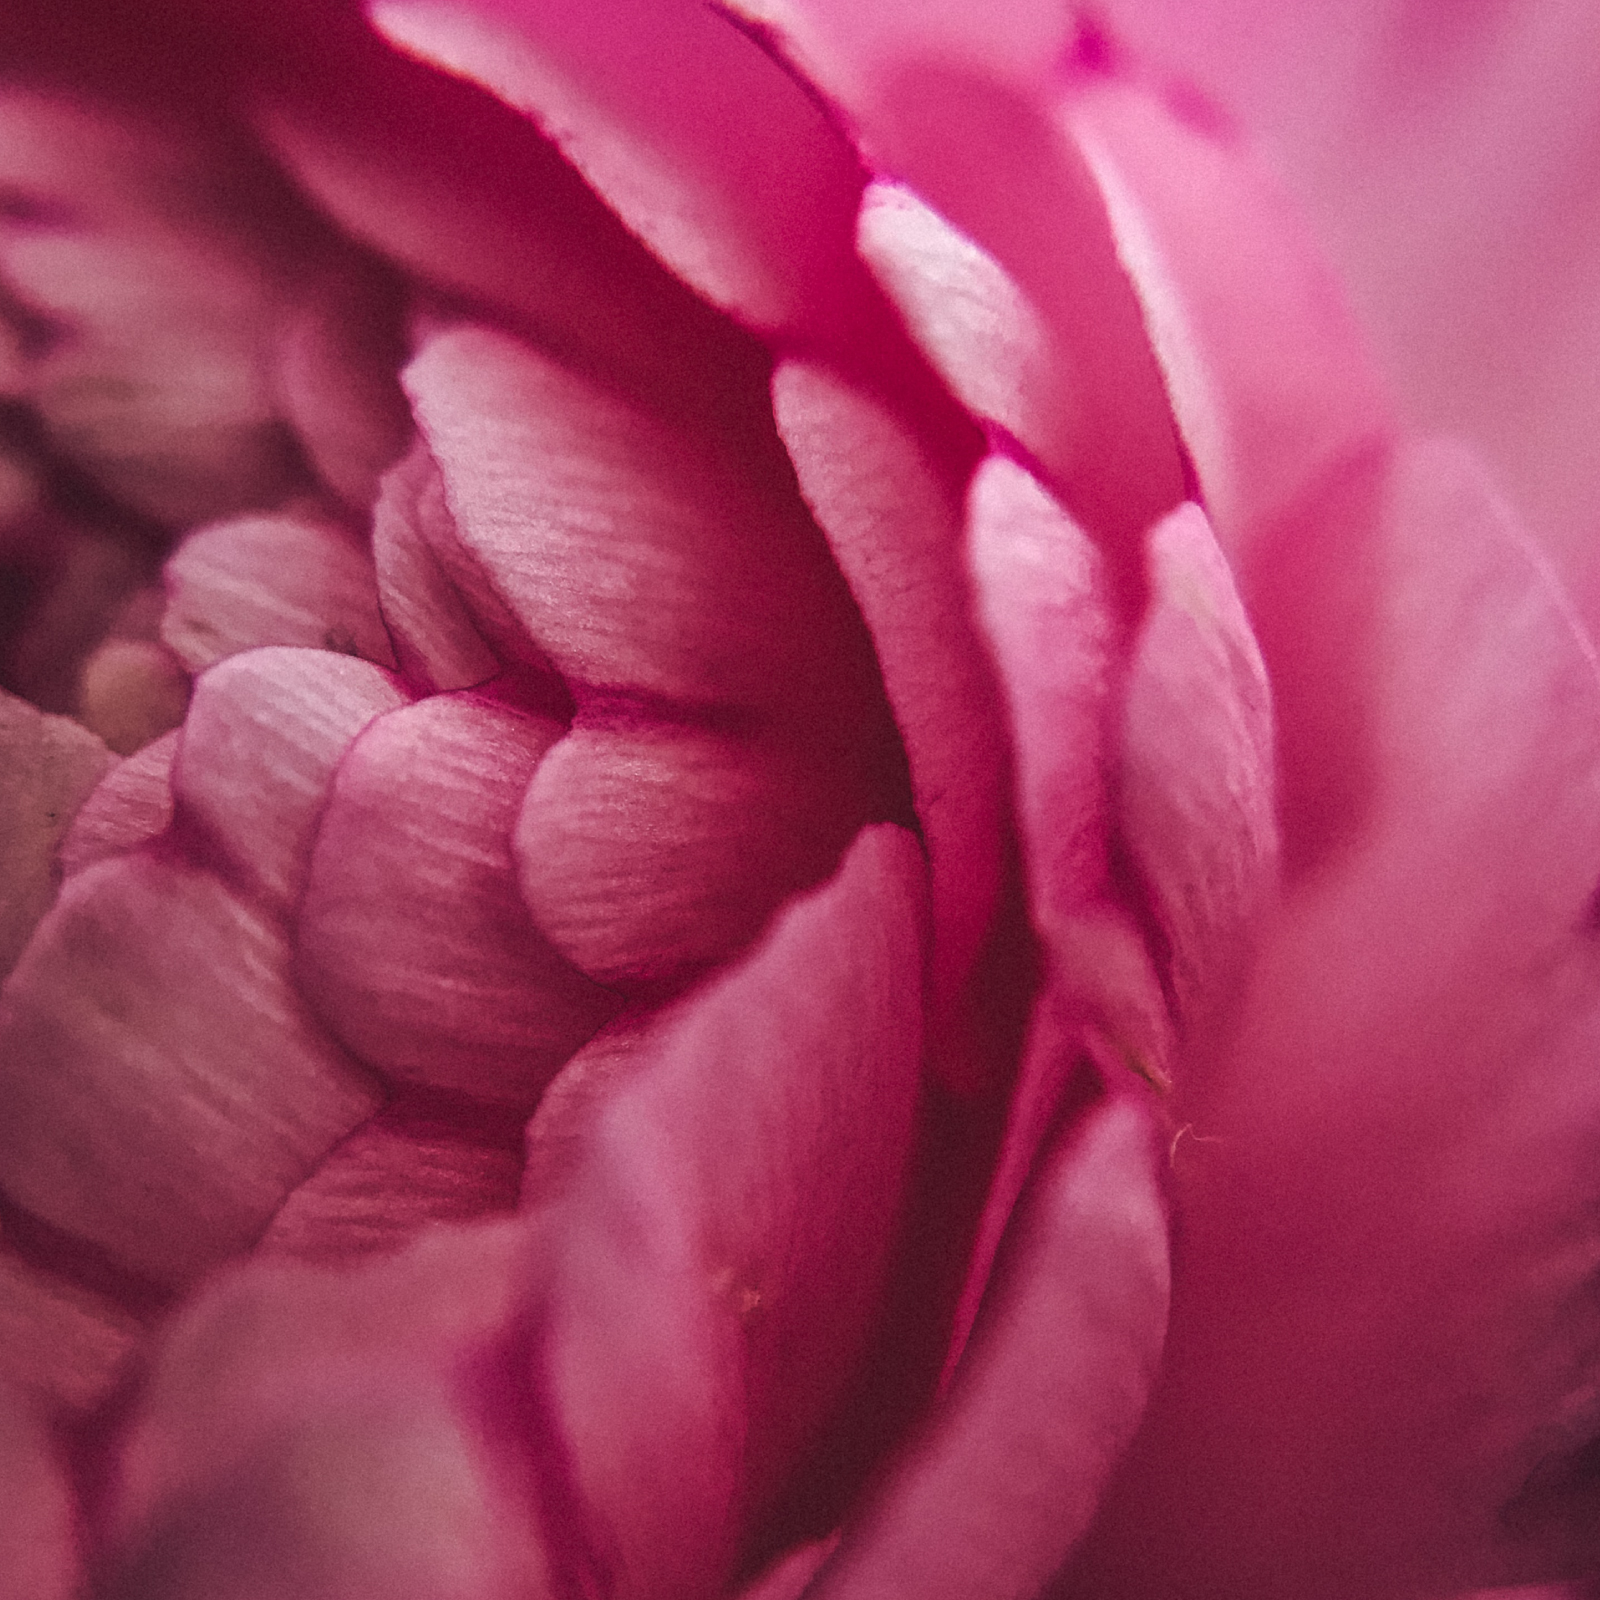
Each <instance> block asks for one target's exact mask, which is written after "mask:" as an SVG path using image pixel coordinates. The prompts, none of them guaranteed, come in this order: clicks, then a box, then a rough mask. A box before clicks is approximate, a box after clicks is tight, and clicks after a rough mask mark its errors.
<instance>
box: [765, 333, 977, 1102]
mask: <svg viewBox="0 0 1600 1600" xmlns="http://www.w3.org/2000/svg"><path fill="white" fill-rule="evenodd" d="M772 393H773V404H774V408H775V410H776V413H777V418H778V426H779V429H780V430H781V432H782V434H783V439H784V443H785V445H786V446H787V447H788V450H789V453H790V455H791V457H792V458H793V460H794V463H795V471H796V473H797V474H798V476H799V479H800V487H801V491H802V493H804V495H805V496H806V499H807V501H808V503H809V504H810V505H811V507H812V509H813V510H814V512H815V513H816V516H817V518H818V520H819V522H821V524H822V525H823V527H824V528H825V529H826V530H827V532H828V536H829V539H830V540H831V542H832V545H833V549H834V553H835V555H836V557H837V559H838V560H839V563H840V565H841V566H842V567H843V569H844V571H845V574H846V576H847V577H848V579H849V581H850V584H851V587H852V589H853V591H854V593H855V595H856V599H857V601H858V603H859V604H860V606H861V608H862V611H863V613H864V615H865V617H866V620H867V625H868V626H869V627H870V628H871V630H872V635H873V640H874V642H875V644H876V646H877V653H878V660H879V662H880V663H881V666H882V670H883V678H884V684H885V687H886V689H887V691H888V695H889V702H890V704H891V706H892V707H893V708H894V713H895V718H896V721H897V722H898V724H899V727H900V734H901V738H902V739H903V740H904V742H905V747H906V756H907V760H908V762H909V764H910V771H911V792H912V799H913V801H914V803H915V805H916V809H917V819H918V821H919V822H920V823H921V825H922V829H923V832H924V835H925V837H926V839H927V841H928V852H929V856H930V858H931V860H932V863H933V907H934V929H935V934H934V968H933V974H932V983H933V991H932V992H933V1002H934V1005H935V1008H936V1010H938V1011H939V1012H941V1013H947V1012H948V1009H949V1008H951V1007H952V1006H953V1005H954V1004H955V1002H956V999H957V997H958V995H959V992H960V989H961V986H962V985H963V984H964V983H965V982H966V981H967V978H968V976H969V975H970V973H971V971H972V966H973V963H974V961H975V960H976V958H977V953H978V949H979V947H980V945H981V944H982V941H983V939H984V937H985V935H986V934H987V933H988V931H989V927H990V924H991V922H992V921H993V919H994V916H995V911H996V906H997V904H998V900H999V895H1000V877H1001V860H1000V852H1001V838H1002V832H1003V826H1004V820H1003V819H1004V816H1005V806H1006V802H1005V768H1006V751H1005V743H1004V737H1003V734H1002V731H1001V727H1000V720H999V714H998V695H997V691H996V689H995V685H994V681H993V673H992V670H991V668H990V666H989V662H988V660H987V659H986V655H985V652H984V649H983V645H982V643H981V642H980V640H979V638H978V636H977V630H976V627H975V625H974V622H973V619H972V614H971V601H970V598H969V595H968V592H967V584H966V575H965V573H964V572H963V571H962V567H961V536H960V526H961V523H960V508H959V506H958V505H957V503H956V502H955V496H954V491H953V489H952V486H951V485H950V484H948V483H947V482H946V481H945V480H944V474H943V471H942V470H941V467H942V464H941V463H940V462H939V461H938V460H937V458H935V459H930V458H929V455H928V453H927V449H926V445H925V442H924V440H923V439H922V438H920V437H919V435H918V432H917V431H916V429H915V428H914V427H913V426H912V425H911V424H910V423H909V422H908V421H907V419H906V418H905V417H904V416H902V415H900V414H898V413H897V411H896V410H895V408H894V407H893V406H891V405H890V404H889V403H888V402H887V401H886V400H884V399H883V398H881V397H879V396H876V395H873V394H871V393H869V392H867V391H866V390H864V389H862V388H860V387H858V386H857V385H855V384H853V383H851V382H850V381H849V380H847V379H846V378H844V377H843V376H841V375H840V374H839V373H838V372H837V371H835V370H833V369H832V368H830V367H828V366H826V365H824V364H822V363H820V362H813V361H805V360H799V359H796V360H790V361H785V362H783V363H781V364H780V366H779V367H778V369H777V371H776V373H775V374H774V375H773V390H772ZM941 1020H943V1018H942V1017H941ZM940 1061H941V1065H943V1066H945V1067H947V1068H950V1069H952V1070H953V1069H954V1068H955V1067H956V1066H957V1065H958V1063H956V1062H955V1061H954V1059H953V1058H952V1059H949V1060H947V1059H946V1058H944V1057H943V1056H941V1058H940ZM967 1087H970V1085H967Z"/></svg>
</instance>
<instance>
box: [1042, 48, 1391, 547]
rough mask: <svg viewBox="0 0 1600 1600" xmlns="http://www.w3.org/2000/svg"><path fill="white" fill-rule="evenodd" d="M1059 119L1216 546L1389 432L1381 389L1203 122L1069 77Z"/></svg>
mask: <svg viewBox="0 0 1600 1600" xmlns="http://www.w3.org/2000/svg"><path fill="white" fill-rule="evenodd" d="M1064 88H1065V95H1064V98H1063V99H1062V101H1061V103H1060V107H1059V117H1060V120H1061V125H1062V127H1063V128H1065V129H1067V130H1070V132H1071V135H1072V137H1073V138H1074V139H1075V140H1076V141H1077V143H1078V145H1079V147H1080V148H1081V149H1082V151H1083V154H1084V158H1085V160H1086V161H1087V162H1088V164H1089V167H1090V169H1091V170H1092V171H1093V173H1094V175H1095V179H1096V180H1097V182H1098V183H1099V185H1100V188H1101V190H1102V192H1103V193H1104V195H1105V203H1106V206H1107V207H1108V209H1109V212H1110V216H1111V223H1112V228H1113V230H1114V232H1115V234H1116V240H1117V249H1118V251H1119V254H1120V256H1121V259H1122V260H1123V262H1124V263H1125V264H1126V267H1127V270H1128V272H1129V273H1130V274H1131V276H1132V278H1133V281H1134V283H1135V285H1136V286H1137V288H1138V291H1139V296H1140V299H1141V301H1142V302H1143V306H1144V317H1145V321H1146V324H1147V325H1148V328H1149V332H1150V338H1151V340H1152V341H1153V342H1154V344H1155V348H1156V354H1157V356H1158V357H1159V359H1160V361H1161V367H1162V371H1163V373H1164V374H1165V377H1166V383H1167V389H1168V392H1169V393H1170V395H1171V397H1172V407H1173V411H1174V413H1175V414H1176V416H1177V419H1178V424H1179V426H1180V427H1181V429H1182V430H1183V438H1184V442H1185V444H1186V445H1187V446H1188V448H1189V453H1190V456H1191V458H1192V460H1193V462H1194V467H1195V471H1196V473H1197V474H1198V476H1199V479H1200V486H1201V488H1202V490H1203V491H1204V493H1205V499H1206V506H1207V510H1208V511H1209V513H1210V515H1211V518H1212V521H1213V523H1214V525H1215V527H1216V529H1217V534H1218V537H1219V538H1220V539H1221V540H1222V543H1223V548H1224V549H1225V550H1227V551H1228V553H1229V555H1230V557H1231V559H1233V560H1234V562H1235V563H1236V564H1237V563H1239V562H1241V561H1244V562H1246V563H1247V562H1248V560H1249V559H1250V557H1249V555H1248V553H1247V546H1248V543H1249V541H1250V538H1251V535H1252V530H1253V529H1256V528H1258V527H1260V526H1261V525H1263V524H1264V523H1267V522H1270V521H1271V520H1272V519H1274V518H1275V517H1276V516H1278V515H1280V514H1281V513H1282V512H1283V511H1284V510H1285V509H1286V508H1287V507H1288V506H1289V505H1290V504H1291V503H1292V502H1293V501H1294V500H1295V499H1296V498H1297V497H1298V496H1299V495H1300V494H1301V493H1302V492H1303V491H1304V490H1305V489H1306V488H1307V486H1308V485H1309V484H1310V483H1311V482H1312V481H1313V480H1314V479H1315V478H1316V477H1317V476H1318V475H1319V474H1321V473H1322V472H1325V471H1326V470H1327V469H1328V468H1329V467H1330V466H1331V465H1332V464H1333V463H1334V462H1335V461H1337V460H1338V459H1340V458H1341V457H1343V456H1347V455H1349V454H1351V453H1353V452H1355V451H1356V450H1357V449H1359V448H1360V447H1361V446H1362V445H1364V444H1365V443H1368V442H1370V441H1371V440H1372V439H1373V438H1374V437H1379V436H1382V435H1383V434H1384V433H1385V432H1387V431H1388V430H1389V429H1390V428H1392V425H1393V424H1392V420H1391V417H1390V412H1389V405H1388V399H1387V395H1386V393H1385V390H1384V386H1383V383H1382V381H1381V379H1380V377H1379V375H1378V373H1377V371H1376V369H1375V367H1374V365H1373V363H1372V360H1371V358H1370V356H1369V355H1368V353H1367V347H1366V342H1365V340H1364V338H1363V337H1362V334H1361V331H1360V329H1359V328H1358V326H1357V325H1356V323H1355V320H1354V319H1353V318H1352V317H1351V315H1350V314H1349V312H1348V311H1347V309H1346V308H1345V306H1344V303H1343V299H1342V296H1341V293H1340V290H1339V288H1338V285H1337V283H1336V281H1335V280H1334V278H1333V275H1332V273H1331V272H1330V271H1329V270H1328V269H1327V267H1326V266H1325V265H1324V264H1323V261H1322V258H1321V255H1320V253H1319V252H1318V250H1317V249H1316V247H1315V245H1314V244H1313V242H1312V239H1311V237H1310V233H1309V230H1307V229H1306V228H1305V227H1304V225H1303V224H1302V223H1301V222H1300V219H1299V217H1298V216H1297V215H1296V214H1295V213H1294V211H1293V209H1292V208H1291V206H1290V205H1289V204H1288V202H1287V200H1286V199H1285V198H1284V197H1283V196H1282V195H1281V194H1280V193H1279V192H1278V191H1277V190H1276V189H1275V188H1274V187H1273V185H1272V183H1271V182H1270V180H1269V179H1268V177H1267V176H1266V174H1265V173H1264V171H1262V170H1261V169H1260V168H1259V167H1258V166H1257V165H1256V164H1255V163H1254V162H1253V161H1252V160H1251V159H1250V157H1249V154H1248V152H1247V151H1246V150H1245V148H1244V146H1243V144H1242V143H1241V141H1239V140H1238V139H1237V138H1235V137H1233V136H1232V135H1230V134H1229V133H1227V132H1226V131H1224V130H1222V129H1221V128H1220V127H1219V125H1218V122H1217V120H1216V119H1214V118H1213V119H1210V120H1202V119H1200V118H1199V117H1196V116H1194V115H1188V116H1185V115H1183V114H1182V111H1181V106H1180V103H1179V102H1178V101H1177V100H1176V97H1170V98H1168V99H1166V100H1163V99H1162V98H1161V97H1160V96H1159V95H1158V94H1156V93H1154V92H1153V91H1151V90H1149V89H1146V88H1145V87H1143V86H1141V85H1139V84H1137V83H1135V82H1133V81H1130V80H1129V79H1127V78H1125V77H1123V76H1120V75H1119V74H1118V73H1117V72H1116V71H1115V70H1113V71H1112V72H1109V73H1105V72H1100V71H1097V70H1094V69H1092V68H1087V67H1086V68H1074V69H1072V70H1071V71H1069V73H1068V74H1067V76H1066V79H1065V83H1064Z"/></svg>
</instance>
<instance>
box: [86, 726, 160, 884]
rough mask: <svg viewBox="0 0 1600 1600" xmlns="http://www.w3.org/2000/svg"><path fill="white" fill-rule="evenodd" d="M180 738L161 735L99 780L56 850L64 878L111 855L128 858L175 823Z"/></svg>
mask: <svg viewBox="0 0 1600 1600" xmlns="http://www.w3.org/2000/svg"><path fill="white" fill-rule="evenodd" d="M181 737H182V735H181V734H180V732H179V730H178V729H176V728H174V729H173V730H172V731H171V732H170V733H164V734H162V735H161V737H160V738H159V739H155V740H152V741H151V743H149V744H147V745H146V746H145V747H144V748H143V749H142V750H140V751H139V752H138V753H137V754H136V755H131V756H129V757H128V758H127V759H126V760H125V761H122V762H119V763H118V764H117V765H116V766H115V767H113V768H112V769H111V770H110V771H109V772H108V773H107V774H106V775H105V777H103V778H102V779H101V780H100V782H99V784H98V785H97V786H96V787H95V790H94V792H93V793H92V794H91V795H90V796H89V798H88V799H87V800H85V801H84V803H83V805H82V806H81V807H79V809H78V814H77V816H76V817H74V818H73V820H72V826H71V827H70V828H69V829H68V830H67V834H66V837H65V838H64V839H63V840H62V841H61V846H60V848H59V849H58V850H57V851H56V859H57V860H58V861H59V862H60V863H61V871H62V874H63V875H64V876H65V877H68V878H70V877H71V876H72V875H73V874H74V873H75V872H82V871H83V869H84V868H85V867H87V866H92V865H93V864H94V863H95V862H96V861H103V860H104V859H105V858H106V857H107V856H120V855H125V854H126V853H127V852H128V851H130V850H134V849H137V848H138V847H139V846H140V845H141V844H143V843H144V842H145V840H147V839H153V838H155V836H156V835H157V834H158V833H164V832H165V831H166V827H167V824H168V823H169V822H171V821H172V763H173V761H174V760H175V759H176V758H177V754H178V740H179V739H180V738H181Z"/></svg>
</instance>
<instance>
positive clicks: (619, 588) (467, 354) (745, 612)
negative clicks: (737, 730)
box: [405, 327, 871, 707]
mask: <svg viewBox="0 0 1600 1600" xmlns="http://www.w3.org/2000/svg"><path fill="white" fill-rule="evenodd" d="M405 381H406V386H407V389H408V391H409V392H410V394H411V397H412V401H413V404H414V405H415V407H416V409H417V416H418V422H419V424H420V425H421V428H422V430H423V433H424V435H425V436H426V438H427V440H428V443H429V445H430V447H431V448H432V450H433V453H434V455H435V457H436V458H437V460H438V462H439V467H440V470H441V472H442V473H443V475H444V483H445V492H446V495H447V497H448V499H449V503H450V508H451V510H452V511H453V512H454V515H455V519H456V525H457V528H458V530H459V537H460V541H461V543H462V544H463V545H464V546H465V547H466V549H467V550H468V551H470V552H471V554H472V556H473V557H474V558H475V559H476V560H477V562H478V563H480V564H481V566H482V568H483V571H484V572H485V574H486V575H487V577H488V578H489V580H490V582H491V583H492V585H493V587H494V589H495V590H496V591H497V592H498V593H499V595H501V596H502V597H503V598H504V600H505V602H506V603H507V604H508V605H509V606H510V608H511V610H512V611H513V612H514V613H515V615H516V617H517V620H518V621H519V622H520V623H521V624H522V626H523V627H524V628H525V629H526V630H527V632H528V634H529V636H530V637H531V638H532V639H533V640H534V641H535V642H536V643H537V644H538V645H539V646H540V648H541V649H543V650H544V651H545V652H546V653H547V654H548V656H549V657H550V659H551V660H552V661H553V662H554V663H555V665H556V666H557V668H558V669H559V670H560V672H561V674H562V676H563V677H565V678H566V679H567V680H568V681H569V682H570V683H572V684H573V685H574V689H575V692H577V691H579V690H581V689H585V688H586V689H589V690H595V691H600V690H604V691H609V692H612V693H619V692H620V693H628V694H633V695H640V694H643V695H647V696H651V697H664V698H667V699H672V700H678V701H683V702H688V703H689V704H692V705H700V706H706V705H715V706H725V705H737V706H744V707H752V706H760V705H764V704H768V703H777V702H784V703H793V702H794V701H795V700H796V699H801V700H807V699H811V700H812V701H813V703H816V700H817V699H821V700H824V701H825V700H826V699H827V698H829V696H828V690H829V687H830V685H831V683H832V682H835V681H837V680H839V679H841V678H842V679H843V680H844V681H845V682H846V683H849V684H858V683H860V682H861V681H862V680H863V679H864V678H865V677H866V676H867V675H868V674H869V673H870V670H871V664H870V655H869V654H868V650H867V644H866V640H865V637H864V636H863V635H862V633H861V630H860V625H859V622H858V621H857V619H856V618H855V616H854V613H853V609H852V608H851V607H850V604H849V598H848V595H847V594H846V592H845V590H844V586H843V584H842V583H841V582H840V581H839V578H838V575H837V573H836V571H835V570H834V568H833V566H832V563H831V562H830V561H829V560H828V555H827V548H826V546H825V544H824V543H823V541H822V539H821V538H820V536H819V535H818V534H817V532H816V530H815V529H814V528H813V527H811V526H810V525H809V523H808V522H807V520H806V519H805V517H804V515H803V513H802V512H801V509H800V507H799V506H798V505H797V504H793V503H792V502H791V503H789V504H785V503H783V502H778V503H773V502H772V501H771V500H769V499H768V498H767V495H766V493H765V492H764V490H763V487H762V485H760V484H759V483H752V482H749V481H747V480H746V479H745V478H744V477H743V476H742V475H741V474H740V473H737V472H735V471H733V470H731V469H730V468H729V467H728V465H727V464H726V463H725V462H724V461H723V460H722V459H721V458H720V457H719V456H718V455H717V454H716V453H715V452H714V451H713V450H711V449H710V448H709V447H708V446H707V445H706V443H705V441H704V440H701V439H698V438H697V437H696V436H695V435H694V434H692V433H691V432H689V431H688V430H685V429H683V428H682V427H681V426H674V427H668V426H666V425H664V424H662V423H660V422H658V421H656V420H655V419H653V418H652V417H650V416H648V415H647V414H646V413H645V412H643V411H641V410H638V409H637V408H633V407H630V406H627V405H626V404H624V403H623V402H622V401H620V400H619V399H617V398H616V397H615V396H614V395H612V394H609V393H607V392H605V391H604V390H601V389H600V388H598V387H597V386H595V385H594V384H593V383H591V382H590V381H588V380H587V379H584V378H582V377H580V376H579V375H578V374H577V373H575V372H572V371H570V370H568V369H566V368H563V367H561V366H558V365H557V364H555V363H554V362H552V361H551V360H549V358H547V357H546V356H543V355H541V354H540V353H539V352H537V351H535V350H533V349H531V348H530V347H528V346H526V345H523V344H520V343H518V342H517V341H516V340H514V339H511V338H508V337H507V336H505V335H503V334H499V333H494V332H491V331H490V330H488V329H485V328H470V327H463V328H456V329H452V330H449V331H447V332H443V333H440V334H437V335H436V336H435V337H433V338H432V339H430V340H429V341H428V343H427V344H426V345H425V347H424V348H423V351H422V353H421V354H420V355H419V356H418V357H417V358H416V360H415V361H413V362H412V364H411V366H410V367H409V368H407V370H406V374H405ZM823 663H825V664H826V665H827V669H828V670H827V671H826V672H822V671H819V664H823ZM819 680H820V681H819ZM808 691H809V693H808ZM856 692H857V693H858V694H860V693H864V691H856ZM813 697H815V698H813Z"/></svg>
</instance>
